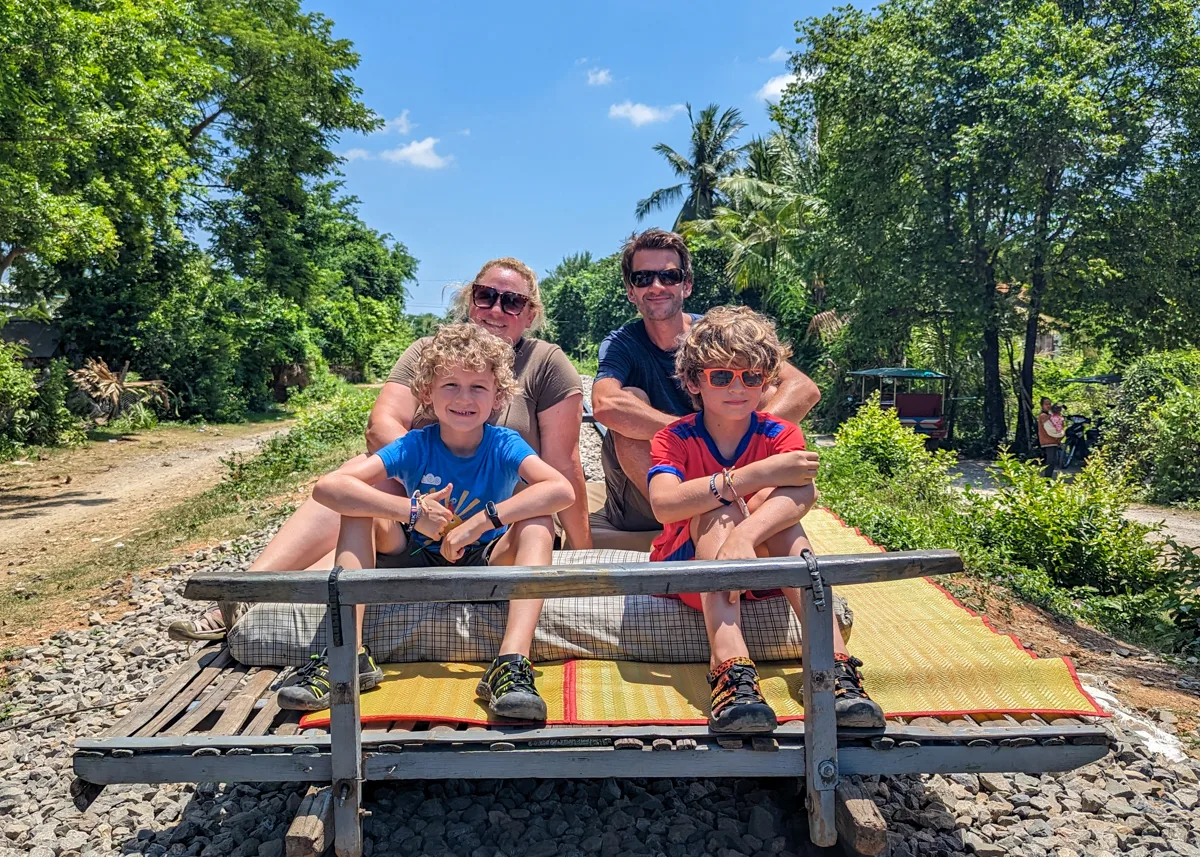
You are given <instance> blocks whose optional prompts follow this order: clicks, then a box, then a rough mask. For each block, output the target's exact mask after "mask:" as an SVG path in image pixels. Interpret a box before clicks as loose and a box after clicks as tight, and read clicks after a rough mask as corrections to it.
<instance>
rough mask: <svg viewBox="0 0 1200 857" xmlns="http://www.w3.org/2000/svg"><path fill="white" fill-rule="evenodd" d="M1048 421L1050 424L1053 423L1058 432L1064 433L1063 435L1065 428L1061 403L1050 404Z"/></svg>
mask: <svg viewBox="0 0 1200 857" xmlns="http://www.w3.org/2000/svg"><path fill="white" fill-rule="evenodd" d="M1050 422H1051V424H1053V426H1054V428H1055V429H1056V430H1057V431H1058V432H1060V433H1061V434H1064V435H1065V434H1066V431H1067V429H1066V426H1065V421H1064V420H1063V406H1062V405H1051V406H1050Z"/></svg>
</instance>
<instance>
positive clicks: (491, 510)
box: [483, 500, 504, 530]
mask: <svg viewBox="0 0 1200 857" xmlns="http://www.w3.org/2000/svg"><path fill="white" fill-rule="evenodd" d="M483 511H484V512H485V513H486V514H487V516H488V520H490V521H491V522H492V526H493V527H495V528H496V529H497V530H499V529H501V528H502V527H503V526H504V522H503V521H501V520H500V515H499V514H498V513H497V512H496V504H495V503H493V502H492V501H491V500H488V501H487V505H486V506H484V507H483Z"/></svg>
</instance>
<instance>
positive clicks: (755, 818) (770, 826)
mask: <svg viewBox="0 0 1200 857" xmlns="http://www.w3.org/2000/svg"><path fill="white" fill-rule="evenodd" d="M747 832H749V833H750V835H751V836H754V837H755V838H757V839H760V840H762V841H763V842H768V841H770V840H771V838H772V837H774V836H775V817H774V816H773V815H771V812H770V810H768V809H766V807H764V806H762V805H761V804H756V805H755V806H752V807H750V820H749V822H748V823H747ZM755 850H757V849H755ZM752 853H753V852H752Z"/></svg>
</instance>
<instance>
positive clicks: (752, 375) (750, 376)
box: [700, 369, 767, 390]
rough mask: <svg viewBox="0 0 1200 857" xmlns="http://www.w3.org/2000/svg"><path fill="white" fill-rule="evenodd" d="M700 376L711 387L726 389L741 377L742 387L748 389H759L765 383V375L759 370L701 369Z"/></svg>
mask: <svg viewBox="0 0 1200 857" xmlns="http://www.w3.org/2000/svg"><path fill="white" fill-rule="evenodd" d="M700 374H701V375H703V376H704V377H705V379H706V380H707V381H708V383H709V384H710V385H711V386H713V387H728V386H729V385H730V384H732V383H733V379H734V378H737V377H739V376H740V377H741V379H742V386H744V387H747V388H749V389H752V390H753V389H756V388H758V387H761V386H762V385H763V383H765V382H766V380H767V376H766V373H765V372H763V371H762V370H761V369H701V370H700Z"/></svg>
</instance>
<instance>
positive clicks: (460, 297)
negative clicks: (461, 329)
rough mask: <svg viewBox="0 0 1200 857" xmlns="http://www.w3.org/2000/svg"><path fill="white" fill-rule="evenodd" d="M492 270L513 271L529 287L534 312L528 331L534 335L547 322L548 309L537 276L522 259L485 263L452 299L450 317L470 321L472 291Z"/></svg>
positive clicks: (509, 257)
mask: <svg viewBox="0 0 1200 857" xmlns="http://www.w3.org/2000/svg"><path fill="white" fill-rule="evenodd" d="M492 268H503V269H505V270H506V271H512V272H513V273H514V274H516V275H517V276H519V277H520V278H521V279H522V280H524V281H525V285H527V286H529V306H530V308H531V309H532V310H533V316H532V318H531V319H530V321H529V328H528V330H529V332H530V333H533V332H534V331H537V330H539V329H541V326H542V322H544V321H545V320H546V308H545V306H544V305H543V304H542V290H541V289H539V288H538V278H537V274H535V273H534V272H533V269H532V268H530V267H529V266H528V265H526V264H525V263H524V262H522V261H521V260H520V259H514V258H512V257H511V256H505V257H504V258H502V259H492V260H490V261H488V262H484V263H483V267H482V268H480V269H479V273H478V274H476V275H475V279H473V280H471V282H469V283H463V284H462V285H461V286H459V287H458V290H457V291H456V292H455V293H454V296H453V297H451V298H450V317H451V318H453V319H454V320H455V321H469V320H470V318H471V291H472V289H474V288H475V284H476V283H478V282H479V281H480V280H481V279H482V278H483V275H484V274H486V273H487V272H488V271H490V270H492ZM443 294H444V292H443Z"/></svg>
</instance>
